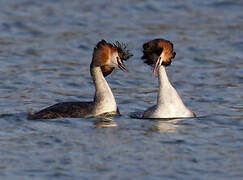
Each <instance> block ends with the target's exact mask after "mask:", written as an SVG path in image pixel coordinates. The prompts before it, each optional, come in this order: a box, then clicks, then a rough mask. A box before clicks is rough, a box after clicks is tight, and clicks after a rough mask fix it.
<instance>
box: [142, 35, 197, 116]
mask: <svg viewBox="0 0 243 180" xmlns="http://www.w3.org/2000/svg"><path fill="white" fill-rule="evenodd" d="M175 55H176V53H175V52H173V44H172V43H171V42H170V41H167V40H165V39H154V40H152V41H149V42H147V43H145V44H144V45H143V56H142V59H145V60H144V63H146V64H148V65H153V64H154V70H153V74H154V75H156V74H157V73H158V74H159V75H158V80H159V92H158V96H157V104H156V105H155V106H152V107H150V108H149V109H147V110H146V111H145V112H144V113H143V118H188V117H195V114H194V113H193V112H192V111H191V110H189V109H188V108H187V107H186V106H185V104H184V103H183V101H182V99H181V98H180V96H179V94H178V93H177V92H176V89H175V88H174V87H173V86H172V85H171V83H170V81H169V79H168V77H167V74H166V70H165V67H166V66H169V65H170V64H171V59H173V58H174V57H175Z"/></svg>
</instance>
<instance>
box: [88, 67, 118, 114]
mask: <svg viewBox="0 0 243 180" xmlns="http://www.w3.org/2000/svg"><path fill="white" fill-rule="evenodd" d="M90 71H91V76H92V78H93V81H94V84H95V96H94V103H95V108H94V111H95V112H94V113H95V114H97V115H98V114H103V113H106V112H113V111H116V110H117V105H116V100H115V97H114V95H113V93H112V91H111V88H110V87H109V85H108V83H107V81H106V80H105V78H104V76H103V73H102V71H101V68H100V67H94V66H92V65H91V70H90Z"/></svg>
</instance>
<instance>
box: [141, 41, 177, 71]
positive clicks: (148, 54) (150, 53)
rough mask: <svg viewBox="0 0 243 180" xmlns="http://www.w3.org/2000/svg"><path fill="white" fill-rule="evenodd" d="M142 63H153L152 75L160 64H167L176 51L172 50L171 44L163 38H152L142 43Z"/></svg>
mask: <svg viewBox="0 0 243 180" xmlns="http://www.w3.org/2000/svg"><path fill="white" fill-rule="evenodd" d="M143 53H144V54H143V56H142V59H145V61H144V63H146V64H148V65H154V71H153V73H154V75H156V73H157V71H158V68H159V66H160V65H163V66H169V65H170V64H171V60H172V59H173V58H174V57H175V55H176V53H175V52H173V44H172V43H171V42H170V41H167V40H165V39H154V40H152V41H149V42H147V43H145V44H144V45H143Z"/></svg>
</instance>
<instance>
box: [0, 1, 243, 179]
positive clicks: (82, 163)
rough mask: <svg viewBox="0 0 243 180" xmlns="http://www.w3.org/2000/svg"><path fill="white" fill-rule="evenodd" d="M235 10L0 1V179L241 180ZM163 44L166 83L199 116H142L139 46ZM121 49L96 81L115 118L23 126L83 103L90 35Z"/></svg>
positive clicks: (146, 79)
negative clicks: (32, 117) (111, 101)
mask: <svg viewBox="0 0 243 180" xmlns="http://www.w3.org/2000/svg"><path fill="white" fill-rule="evenodd" d="M242 8H243V3H242V2H241V1H237V0H231V1H230V0H211V1H209V0H205V1H203V2H199V1H192V0H186V1H179V0H175V1H171V2H169V1H155V0H153V1H140V0H132V1H128V0H125V1H112V0H110V1H104V0H102V1H95V0H91V1H78V0H73V1H65V0H47V1H41V0H35V1H31V0H18V1H14V0H2V1H1V2H0V19H1V20H0V32H1V33H0V74H1V76H0V92H1V93H0V98H1V101H0V107H1V108H0V114H1V117H0V161H1V163H0V178H1V179H131V178H132V179H161V178H163V179H240V178H242V177H243V173H242V172H243V156H242V151H243V138H242V133H243V118H242V117H243V113H242V112H243V104H242V99H243V76H242V74H243V69H242V68H243V61H242V56H243V40H242V39H243V33H242V32H243V23H242V19H243V13H242ZM158 37H159V38H165V39H168V40H170V41H172V42H173V43H174V47H175V51H176V53H177V55H176V58H175V60H174V61H173V63H172V65H171V66H170V67H168V68H167V70H168V76H169V78H170V80H171V82H172V83H173V85H174V86H175V87H176V89H177V90H178V92H179V93H180V95H181V96H182V98H183V100H184V102H185V103H186V105H187V106H188V107H189V108H190V109H192V110H193V111H194V112H195V113H196V114H197V116H199V117H201V118H194V119H184V120H170V121H151V120H140V119H132V118H130V117H129V114H130V113H131V112H137V111H142V110H145V109H146V108H148V107H150V106H152V105H153V104H155V101H156V95H157V90H158V86H157V79H155V78H153V77H152V70H151V68H150V67H148V66H146V65H144V64H143V62H142V61H141V60H140V57H141V55H142V52H141V49H142V48H141V47H142V44H143V43H145V42H147V41H149V40H151V39H154V38H158ZM101 39H106V40H109V41H113V42H114V41H116V40H120V41H123V42H126V43H128V44H129V47H130V48H131V50H132V52H133V54H134V56H133V58H131V59H130V60H129V61H128V62H127V63H126V65H127V67H128V68H129V73H123V72H121V71H119V70H118V71H116V72H115V73H114V74H112V75H111V76H110V77H108V78H107V79H108V82H109V84H110V86H111V88H112V90H113V92H114V95H115V97H116V101H117V104H118V106H119V109H120V112H121V114H122V116H120V117H115V118H113V121H112V122H113V127H110V128H100V127H102V122H100V119H97V118H91V119H60V120H52V121H28V120H27V119H26V115H27V113H28V112H30V111H37V110H40V109H41V108H43V107H47V106H50V105H52V104H54V103H57V102H64V101H88V100H91V99H92V98H93V93H94V87H93V83H92V80H91V78H90V75H89V64H90V61H91V56H92V51H93V47H94V46H95V44H96V43H97V42H98V41H99V40H101Z"/></svg>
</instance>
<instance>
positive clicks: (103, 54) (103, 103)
mask: <svg viewBox="0 0 243 180" xmlns="http://www.w3.org/2000/svg"><path fill="white" fill-rule="evenodd" d="M131 56H132V54H131V53H130V52H129V50H127V49H126V45H125V44H123V43H119V42H118V41H117V42H116V43H115V44H111V43H107V42H106V41H105V40H101V41H100V42H98V43H97V45H96V46H95V48H94V51H93V59H92V62H91V64H90V74H91V76H92V79H93V82H94V85H95V96H94V100H93V101H92V102H62V103H57V104H55V105H53V106H50V107H48V108H45V109H43V110H41V111H39V112H36V113H31V114H29V116H28V119H31V120H34V119H56V118H89V117H95V116H99V115H102V114H111V115H116V114H119V110H118V108H117V105H116V100H115V97H114V95H113V93H112V91H111V88H110V87H109V85H108V83H107V81H106V80H105V76H107V75H109V74H110V73H111V72H112V71H113V70H114V68H117V67H118V68H120V69H121V70H122V71H127V69H126V67H125V66H124V64H123V60H127V59H129V58H130V57H131Z"/></svg>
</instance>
